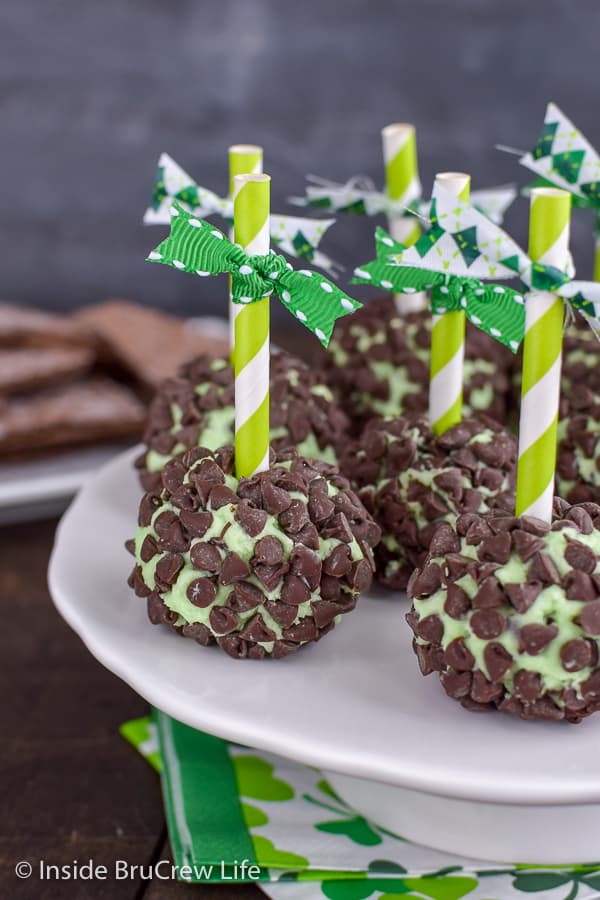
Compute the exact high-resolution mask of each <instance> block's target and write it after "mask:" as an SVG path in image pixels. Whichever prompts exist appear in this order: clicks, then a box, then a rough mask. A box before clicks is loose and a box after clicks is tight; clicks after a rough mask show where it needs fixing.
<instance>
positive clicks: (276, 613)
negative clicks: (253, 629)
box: [265, 600, 298, 628]
mask: <svg viewBox="0 0 600 900" xmlns="http://www.w3.org/2000/svg"><path fill="white" fill-rule="evenodd" d="M265 609H266V611H267V612H268V613H269V615H270V616H271V618H272V619H273V620H274V621H275V622H277V624H278V625H281V626H282V627H283V628H287V627H288V626H289V625H291V624H292V622H295V621H296V617H297V615H298V607H297V606H292V605H291V604H289V603H284V602H283V601H282V600H267V601H266V603H265Z"/></svg>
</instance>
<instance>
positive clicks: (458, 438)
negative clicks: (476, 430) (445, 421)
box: [437, 422, 471, 450]
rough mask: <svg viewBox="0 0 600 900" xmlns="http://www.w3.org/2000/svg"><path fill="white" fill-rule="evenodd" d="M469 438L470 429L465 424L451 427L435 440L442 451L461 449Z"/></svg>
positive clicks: (460, 423) (461, 423)
mask: <svg viewBox="0 0 600 900" xmlns="http://www.w3.org/2000/svg"><path fill="white" fill-rule="evenodd" d="M470 437H471V429H470V428H469V426H468V425H467V423H466V422H459V423H458V425H453V426H452V428H449V429H448V430H447V431H445V432H444V433H443V434H442V435H440V436H439V437H438V438H437V443H438V444H439V446H440V447H441V448H442V450H457V449H458V448H459V447H463V446H464V445H465V444H466V443H467V441H468V440H469V439H470Z"/></svg>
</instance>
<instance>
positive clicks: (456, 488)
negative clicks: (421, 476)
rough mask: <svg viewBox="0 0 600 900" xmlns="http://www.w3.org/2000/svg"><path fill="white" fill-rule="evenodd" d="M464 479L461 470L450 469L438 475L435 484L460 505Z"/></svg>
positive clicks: (434, 480)
mask: <svg viewBox="0 0 600 900" xmlns="http://www.w3.org/2000/svg"><path fill="white" fill-rule="evenodd" d="M462 479H463V476H462V474H461V471H460V469H448V470H446V471H443V472H440V473H439V474H438V475H436V476H435V477H434V479H433V483H434V484H435V485H436V487H438V488H440V489H441V490H442V491H445V492H446V493H447V494H448V495H449V496H450V497H452V499H453V500H454V502H455V503H459V502H460V499H461V497H462V493H463V483H462ZM457 549H458V548H457Z"/></svg>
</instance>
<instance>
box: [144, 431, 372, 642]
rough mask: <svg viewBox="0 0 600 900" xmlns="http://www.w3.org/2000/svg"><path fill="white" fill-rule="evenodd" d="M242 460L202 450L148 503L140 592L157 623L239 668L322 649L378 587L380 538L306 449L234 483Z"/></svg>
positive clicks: (346, 489)
mask: <svg viewBox="0 0 600 900" xmlns="http://www.w3.org/2000/svg"><path fill="white" fill-rule="evenodd" d="M233 454H234V451H233V447H231V446H228V447H224V448H221V449H220V450H218V451H216V452H213V451H211V450H208V449H207V448H194V449H193V450H190V451H188V452H187V453H186V454H185V455H184V456H183V457H177V458H174V459H172V460H171V461H170V462H168V463H167V464H166V465H165V467H164V469H163V471H162V474H161V483H162V487H161V489H160V491H155V492H153V493H146V494H145V495H144V497H143V499H142V501H141V505H140V510H139V519H138V529H137V533H136V536H135V541H134V545H133V548H131V549H132V552H133V553H134V556H135V567H134V570H133V573H132V576H131V578H130V584H131V586H132V587H133V588H134V590H135V592H136V594H137V595H138V596H140V597H143V598H145V599H146V601H147V608H148V615H149V618H150V620H151V621H152V622H153V623H155V624H158V623H164V624H166V625H168V626H170V627H171V628H173V629H174V630H175V631H177V632H179V633H180V634H181V635H183V636H184V637H187V638H192V639H193V640H195V641H197V642H198V643H199V644H204V645H207V644H214V643H216V644H217V645H218V646H219V647H220V648H221V649H222V650H224V651H225V652H226V653H228V654H229V655H230V656H232V657H234V658H236V659H243V658H250V659H262V658H264V657H274V658H280V657H283V656H287V655H288V654H290V653H293V652H295V651H296V650H298V649H299V648H300V647H302V646H303V645H304V644H307V643H310V642H312V641H317V640H319V639H320V638H321V637H322V636H323V635H324V634H326V633H327V632H328V631H330V630H331V629H332V628H333V626H334V625H335V623H336V622H337V621H338V620H339V618H340V616H341V615H343V614H344V613H346V612H349V611H350V610H352V609H353V608H354V606H355V604H356V600H357V598H358V595H359V594H360V593H361V592H363V591H365V590H367V588H368V587H369V586H370V584H371V578H372V572H373V568H374V563H373V547H374V546H375V545H376V543H377V541H378V540H379V528H378V527H377V525H375V523H374V522H373V520H372V519H371V517H370V516H369V514H368V513H367V511H366V510H365V508H364V506H363V505H362V503H361V502H360V500H359V499H358V497H357V496H356V494H355V493H354V492H353V491H352V489H351V487H350V484H349V482H348V480H347V479H346V478H344V477H343V476H341V475H340V474H339V472H338V471H337V469H335V468H333V467H332V466H330V465H328V464H327V463H324V462H321V461H319V460H307V459H306V458H304V457H301V456H300V455H299V454H298V453H297V451H296V450H293V449H290V450H284V451H279V452H278V453H275V452H274V451H273V450H272V451H271V466H270V468H269V469H268V471H266V472H261V473H259V474H257V475H253V476H252V477H251V478H241V479H237V478H236V477H235V475H234V471H235V469H234V455H233Z"/></svg>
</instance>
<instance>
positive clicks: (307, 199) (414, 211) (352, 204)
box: [289, 175, 517, 224]
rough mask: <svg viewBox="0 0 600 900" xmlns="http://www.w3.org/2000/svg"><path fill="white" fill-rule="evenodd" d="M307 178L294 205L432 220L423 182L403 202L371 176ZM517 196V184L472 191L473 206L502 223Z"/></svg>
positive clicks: (294, 198)
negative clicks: (343, 179)
mask: <svg viewBox="0 0 600 900" xmlns="http://www.w3.org/2000/svg"><path fill="white" fill-rule="evenodd" d="M307 181H308V182H309V184H308V185H307V187H306V194H305V196H304V197H290V198H289V199H290V203H292V204H293V205H294V206H304V207H306V206H309V207H312V208H314V209H325V210H330V211H331V212H336V213H338V212H345V213H356V214H358V215H363V216H376V215H379V214H380V213H385V214H386V215H387V216H399V215H406V216H410V215H417V216H419V217H420V218H424V219H429V215H430V202H429V200H424V199H423V198H422V197H421V196H420V193H421V185H420V183H418V182H416V183H415V190H416V193H415V195H414V196H412V197H407V198H403V200H402V201H400V202H399V201H394V200H390V198H389V197H388V196H387V194H386V193H385V191H378V190H377V189H376V187H375V185H374V183H373V182H372V181H371V179H370V178H363V177H362V176H360V175H357V176H355V177H354V178H351V179H350V180H349V181H347V182H346V184H337V183H336V182H335V181H327V180H326V179H325V178H319V177H318V176H316V175H308V176H307ZM516 196H517V191H516V188H515V187H514V185H511V184H507V185H501V186H499V187H494V188H488V189H486V190H481V191H472V192H471V205H472V206H474V207H475V209H478V210H479V211H480V212H482V213H483V215H484V216H486V217H487V218H488V219H490V220H491V221H492V222H496V223H497V224H500V223H501V222H502V220H503V218H504V214H505V212H506V210H507V209H508V207H509V206H510V205H511V203H512V202H513V200H514V199H515V197H516Z"/></svg>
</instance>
